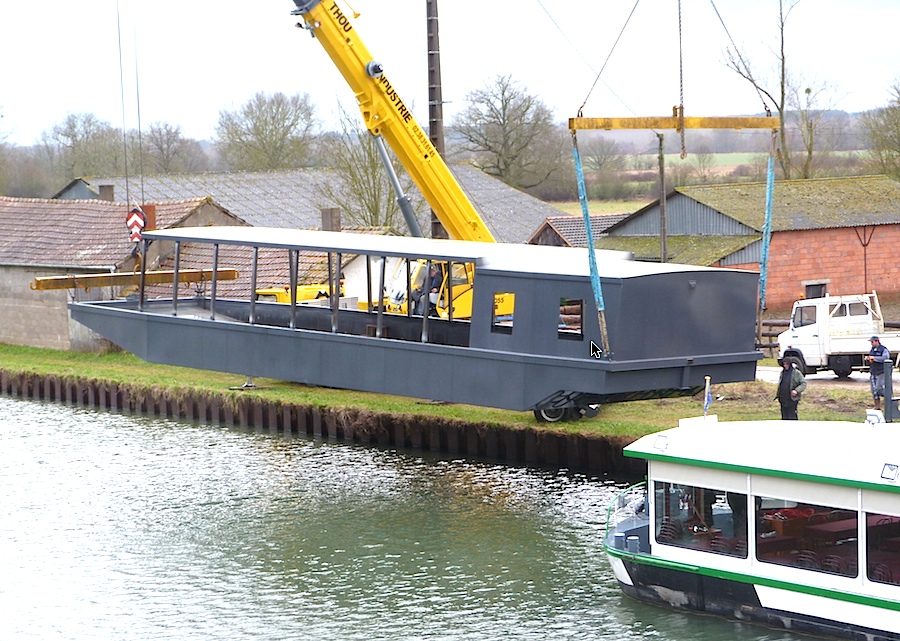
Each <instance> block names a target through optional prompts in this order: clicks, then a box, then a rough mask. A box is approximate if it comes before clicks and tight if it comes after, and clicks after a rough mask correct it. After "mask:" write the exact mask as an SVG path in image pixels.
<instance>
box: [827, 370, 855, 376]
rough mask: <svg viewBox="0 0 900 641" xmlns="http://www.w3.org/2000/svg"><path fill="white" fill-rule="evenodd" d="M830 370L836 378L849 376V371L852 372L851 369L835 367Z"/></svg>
mask: <svg viewBox="0 0 900 641" xmlns="http://www.w3.org/2000/svg"><path fill="white" fill-rule="evenodd" d="M831 371H833V372H834V375H835V376H837V377H838V378H850V373H851V372H853V370H852V369H835V370H831Z"/></svg>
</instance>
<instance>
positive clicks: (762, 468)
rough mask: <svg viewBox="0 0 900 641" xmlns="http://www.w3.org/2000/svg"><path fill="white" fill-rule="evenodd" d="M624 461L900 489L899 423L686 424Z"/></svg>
mask: <svg viewBox="0 0 900 641" xmlns="http://www.w3.org/2000/svg"><path fill="white" fill-rule="evenodd" d="M625 454H626V456H632V457H637V458H644V459H648V460H660V461H667V462H670V463H681V464H684V465H693V466H699V467H711V468H718V469H726V470H732V471H739V472H747V473H752V474H759V475H764V476H781V477H785V478H793V479H798V480H807V481H812V482H816V483H828V484H837V485H849V486H854V487H866V488H871V489H880V490H891V491H900V426H897V425H896V424H893V423H874V424H873V423H853V422H849V421H781V420H771V421H730V422H719V421H718V419H717V417H716V416H707V417H703V416H699V417H696V418H690V419H682V420H681V421H680V422H679V426H678V427H675V428H672V429H668V430H664V431H662V432H657V433H655V434H648V435H647V436H643V437H641V438H640V439H638V440H637V441H635V442H634V443H632V444H631V445H628V446H627V447H626V448H625Z"/></svg>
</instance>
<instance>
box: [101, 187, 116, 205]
mask: <svg viewBox="0 0 900 641" xmlns="http://www.w3.org/2000/svg"><path fill="white" fill-rule="evenodd" d="M115 191H116V186H115V185H100V200H108V201H109V202H112V201H113V198H114V195H115Z"/></svg>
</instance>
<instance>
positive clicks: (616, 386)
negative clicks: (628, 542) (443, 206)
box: [70, 301, 756, 411]
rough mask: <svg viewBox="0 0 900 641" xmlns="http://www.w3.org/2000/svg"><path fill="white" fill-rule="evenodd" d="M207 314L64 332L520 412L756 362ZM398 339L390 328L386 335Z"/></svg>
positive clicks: (743, 370) (95, 307)
mask: <svg viewBox="0 0 900 641" xmlns="http://www.w3.org/2000/svg"><path fill="white" fill-rule="evenodd" d="M217 305H218V306H217V308H216V309H217V310H218V311H217V312H216V318H215V320H211V318H210V316H211V315H212V314H211V312H210V310H209V309H208V308H203V307H200V306H197V307H195V308H194V309H193V311H192V310H191V308H190V306H189V305H187V304H185V303H182V304H181V305H180V306H179V308H178V314H177V315H173V313H172V312H171V301H168V302H165V301H154V302H153V303H152V304H150V303H148V304H146V305H145V307H144V308H143V309H138V306H137V303H136V302H135V301H106V302H100V303H72V304H70V310H71V313H72V318H73V319H74V320H76V321H78V322H79V323H82V324H83V325H85V326H87V327H88V328H90V329H91V330H93V331H95V332H96V333H98V334H100V335H101V336H103V337H105V338H106V339H108V340H110V341H112V342H113V343H115V344H116V345H119V346H120V347H122V348H123V349H126V350H128V351H129V352H131V353H133V354H135V355H137V356H139V357H140V358H142V359H144V360H147V361H150V362H156V363H165V364H170V365H180V366H185V367H192V368H198V369H207V370H214V371H221V372H233V373H235V374H240V375H242V376H251V377H268V378H276V379H279V380H286V381H294V382H299V383H305V384H311V385H318V386H323V387H336V388H342V389H351V390H360V391H368V392H378V393H386V394H395V395H402V396H409V397H414V398H427V399H434V400H441V401H447V402H454V403H466V404H471V405H480V406H486V407H497V408H503V409H510V410H518V411H525V410H529V409H533V408H535V407H536V406H538V405H540V404H542V403H546V401H547V399H552V398H555V397H560V398H566V397H567V398H572V397H573V395H575V396H577V398H579V399H580V400H581V401H582V402H587V401H590V402H593V403H603V402H614V401H622V400H634V399H640V398H654V397H655V398H659V397H665V396H678V395H684V394H692V393H696V392H697V391H699V390H700V389H702V386H703V383H704V376H705V375H712V376H713V377H714V379H715V380H748V379H752V378H753V377H754V375H755V367H756V354H755V353H747V354H740V355H737V357H735V356H736V355H732V354H726V355H715V356H714V357H710V358H707V359H704V358H702V357H698V358H696V359H686V358H671V359H656V360H642V361H640V362H628V361H624V362H623V361H605V360H599V359H584V358H582V359H576V358H566V357H553V356H548V355H541V354H524V353H515V352H503V351H498V350H491V349H482V348H475V347H470V346H466V345H464V344H462V345H460V344H453V343H454V342H456V343H465V342H466V340H467V337H466V336H462V337H459V336H453V335H451V333H452V330H453V324H449V323H446V322H441V321H439V320H437V319H435V320H433V321H432V323H431V324H430V329H429V331H430V332H431V334H430V341H431V342H427V343H426V342H422V341H413V340H393V339H391V338H384V337H380V338H376V337H374V336H372V335H367V332H366V329H367V328H369V327H371V328H374V325H371V323H373V318H372V317H371V316H368V315H362V314H360V315H359V317H360V318H361V319H362V321H361V322H365V321H366V319H368V323H369V324H370V325H367V326H365V327H360V328H353V329H351V330H349V331H347V332H346V333H342V332H332V331H328V330H327V329H326V327H325V326H324V325H328V324H330V322H331V312H330V310H328V309H321V310H315V314H312V313H309V312H310V310H303V311H304V313H305V314H306V316H309V317H312V316H313V315H314V316H315V317H316V319H315V320H316V323H313V322H312V321H311V320H309V319H308V318H305V317H304V321H303V322H304V323H307V324H308V325H309V326H310V327H312V328H311V329H304V328H298V327H294V328H289V327H283V326H274V325H272V324H250V323H248V322H247V320H246V318H247V309H246V306H245V305H244V306H242V305H238V304H234V303H232V304H226V303H224V302H221V301H220V302H218V303H217ZM286 307H287V306H280V309H279V311H281V312H285V308H286ZM261 309H263V310H264V309H265V308H263V307H261ZM341 318H342V322H349V321H347V320H346V319H349V320H350V321H352V320H353V318H354V312H351V311H344V310H342V312H341ZM401 320H402V321H407V319H390V321H391V322H392V323H397V322H398V321H401ZM412 322H414V323H416V325H417V327H418V325H420V324H421V320H419V321H412V320H410V323H412ZM400 331H402V328H399V327H397V326H391V331H390V332H388V331H387V330H386V333H387V335H388V336H394V335H397V333H398V332H400ZM417 331H419V330H418V329H417ZM369 333H371V332H369Z"/></svg>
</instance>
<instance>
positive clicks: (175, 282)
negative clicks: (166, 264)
mask: <svg viewBox="0 0 900 641" xmlns="http://www.w3.org/2000/svg"><path fill="white" fill-rule="evenodd" d="M180 267H181V241H180V240H176V241H175V273H174V274H173V276H172V316H178V270H179V268H180ZM215 268H216V265H215V263H213V269H215Z"/></svg>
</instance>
